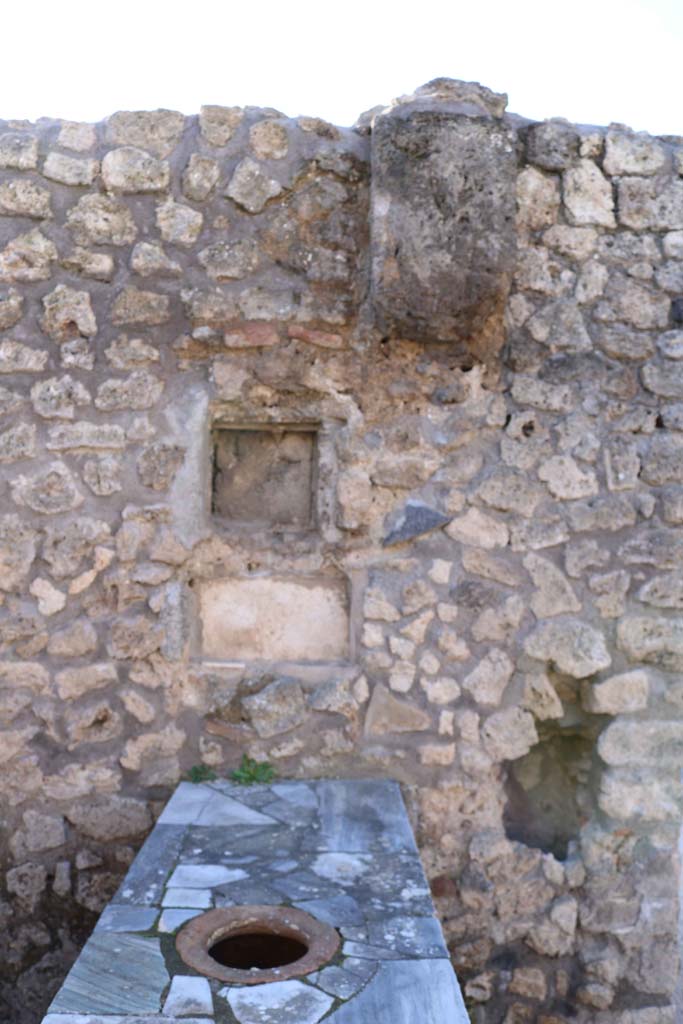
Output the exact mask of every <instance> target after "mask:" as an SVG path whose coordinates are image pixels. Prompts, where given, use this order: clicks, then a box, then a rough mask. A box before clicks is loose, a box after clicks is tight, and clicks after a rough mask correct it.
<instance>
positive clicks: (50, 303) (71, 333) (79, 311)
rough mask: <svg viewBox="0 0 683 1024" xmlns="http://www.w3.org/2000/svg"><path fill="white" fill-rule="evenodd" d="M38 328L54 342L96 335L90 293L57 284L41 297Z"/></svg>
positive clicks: (95, 321) (95, 323)
mask: <svg viewBox="0 0 683 1024" xmlns="http://www.w3.org/2000/svg"><path fill="white" fill-rule="evenodd" d="M43 307H44V309H45V313H44V314H43V316H42V318H41V321H40V326H41V328H42V329H43V331H44V332H45V334H47V335H48V336H49V337H50V338H52V339H53V340H54V341H59V342H61V341H68V340H69V339H70V338H77V337H82V338H92V337H93V336H94V335H95V334H97V320H96V319H95V314H94V313H93V309H92V306H91V304H90V293H89V292H79V291H76V289H74V288H69V287H67V286H66V285H63V284H59V285H57V287H56V288H55V289H54V291H51V292H50V293H49V294H48V295H45V296H43Z"/></svg>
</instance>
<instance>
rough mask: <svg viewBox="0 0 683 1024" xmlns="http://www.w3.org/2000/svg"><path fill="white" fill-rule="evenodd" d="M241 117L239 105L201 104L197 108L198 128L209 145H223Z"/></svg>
mask: <svg viewBox="0 0 683 1024" xmlns="http://www.w3.org/2000/svg"><path fill="white" fill-rule="evenodd" d="M243 118H244V111H243V110H242V108H241V107H219V106H211V105H209V106H203V107H200V109H199V128H200V131H201V133H202V135H203V136H204V138H205V139H206V141H207V142H208V143H209V145H210V146H225V145H227V143H228V142H230V139H231V138H232V137H233V135H234V134H235V132H236V131H237V129H238V128H239V126H240V124H241V123H242V120H243Z"/></svg>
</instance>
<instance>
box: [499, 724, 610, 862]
mask: <svg viewBox="0 0 683 1024" xmlns="http://www.w3.org/2000/svg"><path fill="white" fill-rule="evenodd" d="M539 736H540V742H539V743H537V744H536V746H535V747H534V748H533V749H532V750H530V751H529V753H528V754H527V755H526V756H525V757H521V758H519V760H518V761H510V762H509V763H508V776H507V780H506V783H505V792H506V795H507V804H506V806H505V810H504V812H503V823H504V825H505V831H506V834H507V836H508V838H509V839H514V840H516V841H517V842H520V843H524V844H525V845H526V846H533V847H536V848H537V849H540V850H543V851H544V852H545V853H552V854H554V855H555V857H557V859H558V860H565V859H566V857H567V852H568V845H569V842H570V840H572V839H575V838H576V837H577V836H578V833H579V829H580V827H581V824H582V822H583V821H584V820H585V819H586V817H587V816H588V814H589V813H590V812H589V806H588V803H589V800H590V797H589V782H590V774H591V769H592V763H593V752H594V748H595V737H594V736H592V735H590V734H588V735H587V734H586V731H585V730H584V729H582V728H580V727H578V726H575V727H569V728H562V727H561V726H560V725H558V724H557V723H555V722H545V723H543V724H542V725H541V726H540V728H539Z"/></svg>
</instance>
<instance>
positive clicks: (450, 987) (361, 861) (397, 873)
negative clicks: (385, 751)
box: [43, 779, 468, 1024]
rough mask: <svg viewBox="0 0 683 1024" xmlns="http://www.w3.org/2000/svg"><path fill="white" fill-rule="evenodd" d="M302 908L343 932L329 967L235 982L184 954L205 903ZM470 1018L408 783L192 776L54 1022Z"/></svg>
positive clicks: (351, 1023)
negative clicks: (181, 946)
mask: <svg viewBox="0 0 683 1024" xmlns="http://www.w3.org/2000/svg"><path fill="white" fill-rule="evenodd" d="M256 903H258V904H267V905H279V906H284V907H287V906H293V907H297V908H299V909H301V910H304V911H306V912H307V913H309V914H312V915H313V916H314V917H316V918H318V919H319V920H321V921H324V922H325V923H326V924H329V925H331V926H332V927H333V928H335V929H336V930H337V931H338V933H339V936H340V939H341V943H340V948H339V951H338V952H337V953H336V954H335V956H334V957H333V958H332V959H331V960H330V962H329V963H327V964H325V965H323V966H322V967H321V968H319V969H318V970H317V971H314V972H312V973H311V974H309V975H306V976H304V977H302V978H299V979H290V980H287V981H279V982H273V983H270V984H266V985H258V986H243V985H239V984H230V985H227V986H226V985H225V984H224V983H222V982H218V981H217V980H216V979H209V978H206V977H204V976H203V975H201V974H199V973H198V972H197V971H195V970H194V969H193V968H191V967H189V966H187V965H185V964H183V963H182V961H180V959H179V957H178V955H177V952H176V950H175V933H176V932H177V931H178V929H180V928H182V927H183V925H184V924H185V923H186V922H187V921H189V920H191V919H193V918H196V917H197V916H198V915H200V914H202V913H204V912H205V911H206V910H209V909H213V908H215V907H226V906H244V905H247V904H256ZM319 1021H322V1022H323V1024H327V1022H328V1021H329V1022H331V1024H468V1017H467V1014H466V1012H465V1009H464V1006H463V1004H462V999H461V996H460V990H459V988H458V984H457V981H456V978H455V974H454V973H453V969H452V967H451V964H450V960H449V955H448V950H447V948H446V945H445V943H444V941H443V935H442V933H441V928H440V926H439V923H438V921H437V919H436V917H435V914H434V907H433V905H432V901H431V896H430V892H429V887H428V885H427V881H426V879H425V876H424V872H423V869H422V865H421V863H420V859H419V856H418V853H417V848H416V846H415V840H414V838H413V834H412V831H411V828H410V824H409V821H408V817H407V814H406V811H405V807H404V805H403V801H402V798H401V792H400V789H399V787H398V785H397V784H396V783H394V782H391V781H388V780H379V779H360V780H334V779H323V780H317V781H316V780H306V781H287V782H274V783H272V784H269V785H263V784H261V785H256V786H237V785H235V784H233V783H230V782H228V781H227V780H224V779H221V780H216V781H215V782H211V783H201V784H198V785H193V784H191V783H188V782H184V783H181V784H180V785H179V786H178V788H177V790H176V792H175V793H174V795H173V797H172V798H171V800H170V801H169V803H168V804H167V806H166V809H165V810H164V812H163V813H162V815H161V817H160V818H159V820H158V822H157V824H156V826H155V828H154V830H153V831H152V833H151V834H150V836H149V838H148V839H147V841H146V843H145V844H144V846H143V847H142V849H141V850H140V852H139V854H138V856H137V857H136V859H135V861H134V862H133V864H132V865H131V868H130V870H129V872H128V875H127V876H126V878H125V879H124V881H123V883H122V884H121V886H120V887H119V890H118V892H117V893H116V895H115V897H114V899H113V900H112V902H111V903H110V905H109V906H108V907H107V908H106V909H105V911H104V912H103V914H102V916H101V918H100V921H99V922H98V925H97V927H96V929H95V931H94V932H93V934H92V936H91V937H90V939H89V940H88V942H87V943H86V945H85V947H84V949H83V951H82V953H81V955H80V957H79V958H78V960H77V961H76V963H75V964H74V966H73V968H72V970H71V972H70V973H69V975H68V977H67V979H66V981H65V982H64V985H63V986H62V989H61V990H60V992H59V993H58V994H57V996H56V997H55V999H54V1001H53V1003H52V1005H51V1007H50V1009H49V1012H48V1015H47V1017H45V1018H44V1021H43V1024H176V1022H177V1024H180V1022H183V1024H318V1022H319Z"/></svg>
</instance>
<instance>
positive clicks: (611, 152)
mask: <svg viewBox="0 0 683 1024" xmlns="http://www.w3.org/2000/svg"><path fill="white" fill-rule="evenodd" d="M665 166H666V150H665V149H664V146H663V145H662V144H661V142H658V141H657V140H656V139H653V138H652V136H651V135H648V134H647V133H646V132H631V131H627V130H624V129H622V128H621V126H619V127H617V126H615V127H613V128H610V130H609V131H608V132H607V138H606V149H605V160H604V163H603V167H604V168H605V173H606V174H612V175H622V174H641V175H644V176H645V175H650V174H656V173H657V172H658V171H661V170H663V169H664V167H665Z"/></svg>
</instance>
